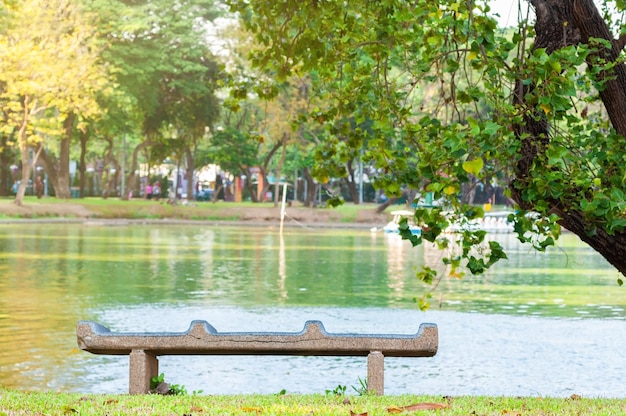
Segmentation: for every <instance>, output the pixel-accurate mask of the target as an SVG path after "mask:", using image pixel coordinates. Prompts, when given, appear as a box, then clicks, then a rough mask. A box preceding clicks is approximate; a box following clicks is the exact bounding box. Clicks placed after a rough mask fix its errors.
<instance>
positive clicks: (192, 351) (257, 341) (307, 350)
mask: <svg viewBox="0 0 626 416" xmlns="http://www.w3.org/2000/svg"><path fill="white" fill-rule="evenodd" d="M76 335H77V339H78V346H79V347H80V348H81V349H83V350H85V351H88V352H91V353H93V354H107V355H130V360H131V362H130V392H131V393H147V392H148V389H149V387H148V386H149V382H150V378H151V377H153V376H156V375H157V374H158V360H157V358H156V357H158V356H159V355H313V356H318V355H319V356H367V357H368V387H369V388H370V389H371V390H375V391H377V393H378V394H383V388H384V387H383V377H384V376H383V372H384V361H383V360H384V357H385V356H387V357H432V356H434V355H435V354H436V353H437V347H438V332H437V326H436V325H435V324H426V323H424V324H421V325H420V327H419V330H418V331H417V333H416V334H412V335H398V334H393V335H391V334H331V333H328V332H326V330H325V329H324V325H323V324H322V323H321V322H320V321H307V322H306V323H305V324H304V329H303V330H302V331H300V332H218V331H217V330H216V329H215V328H214V327H213V326H211V325H210V324H209V323H208V322H206V321H192V322H191V325H190V327H189V329H188V330H187V331H185V332H147V333H132V332H129V333H115V332H111V331H110V330H109V329H108V328H107V327H105V326H102V325H100V324H98V323H96V322H92V321H80V322H78V326H77V328H76Z"/></svg>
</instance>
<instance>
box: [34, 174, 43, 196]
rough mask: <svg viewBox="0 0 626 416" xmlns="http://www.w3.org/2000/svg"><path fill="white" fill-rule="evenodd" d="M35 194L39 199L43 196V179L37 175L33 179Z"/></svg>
mask: <svg viewBox="0 0 626 416" xmlns="http://www.w3.org/2000/svg"><path fill="white" fill-rule="evenodd" d="M35 194H36V195H37V198H38V199H41V197H42V196H43V181H42V180H41V176H37V179H35Z"/></svg>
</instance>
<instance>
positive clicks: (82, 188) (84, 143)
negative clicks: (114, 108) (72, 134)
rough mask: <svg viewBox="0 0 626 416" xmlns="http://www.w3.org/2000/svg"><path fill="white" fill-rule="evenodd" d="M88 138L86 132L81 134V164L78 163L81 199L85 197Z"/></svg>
mask: <svg viewBox="0 0 626 416" xmlns="http://www.w3.org/2000/svg"><path fill="white" fill-rule="evenodd" d="M88 137H89V136H87V132H86V131H81V132H80V162H79V163H78V192H79V193H80V197H81V198H84V197H85V172H86V169H87V160H86V155H87V139H88Z"/></svg>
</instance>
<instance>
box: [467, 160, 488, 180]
mask: <svg viewBox="0 0 626 416" xmlns="http://www.w3.org/2000/svg"><path fill="white" fill-rule="evenodd" d="M484 165H485V162H483V160H482V159H481V158H477V159H474V160H468V161H466V162H463V170H464V171H465V172H467V173H471V174H472V175H475V176H478V174H479V173H480V171H481V170H482V169H483V166H484Z"/></svg>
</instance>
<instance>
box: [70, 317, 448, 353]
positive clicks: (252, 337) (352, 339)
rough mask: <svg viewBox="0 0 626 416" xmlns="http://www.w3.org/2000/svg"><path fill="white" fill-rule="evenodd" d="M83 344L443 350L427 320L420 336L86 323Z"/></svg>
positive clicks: (95, 347) (188, 349) (223, 349)
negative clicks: (146, 328) (134, 328)
mask: <svg viewBox="0 0 626 416" xmlns="http://www.w3.org/2000/svg"><path fill="white" fill-rule="evenodd" d="M76 334H77V337H78V345H79V347H80V348H81V349H83V350H85V351H89V352H91V353H93V354H107V355H128V354H130V352H131V351H132V350H144V351H149V352H150V353H152V354H154V355H196V354H197V355H238V354H242V355H330V356H343V355H349V356H366V355H368V354H369V353H370V352H371V351H380V352H382V353H383V354H384V355H386V356H388V357H431V356H433V355H435V354H436V353H437V346H438V339H437V327H436V325H434V324H421V325H420V327H419V330H418V332H417V334H415V335H370V334H367V335H358V334H330V333H328V332H326V330H325V329H324V325H323V324H322V323H321V322H320V321H307V322H306V323H305V325H304V329H303V330H302V331H300V332H217V330H216V329H215V328H214V327H213V326H211V325H210V324H209V323H208V322H206V321H193V322H192V323H191V325H190V327H189V329H188V330H187V331H185V332H162V333H158V332H155V333H150V332H147V333H132V332H127V333H114V332H111V331H110V330H109V329H108V328H107V327H105V326H102V325H100V324H97V323H95V322H91V321H80V322H79V323H78V328H77V330H76Z"/></svg>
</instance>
